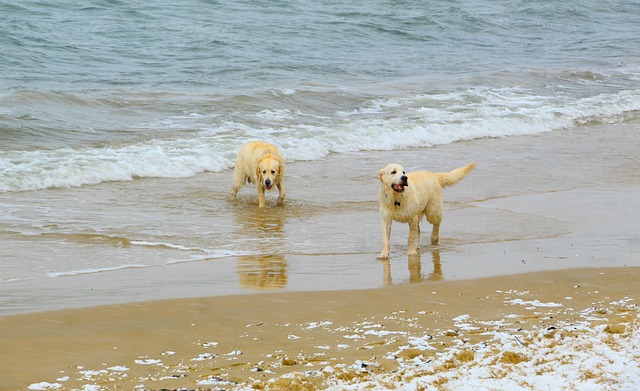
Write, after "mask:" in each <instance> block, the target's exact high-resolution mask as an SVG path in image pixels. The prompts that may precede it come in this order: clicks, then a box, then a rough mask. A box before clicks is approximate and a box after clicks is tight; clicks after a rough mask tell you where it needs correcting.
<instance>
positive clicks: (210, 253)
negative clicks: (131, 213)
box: [46, 241, 252, 278]
mask: <svg viewBox="0 0 640 391" xmlns="http://www.w3.org/2000/svg"><path fill="white" fill-rule="evenodd" d="M131 245H134V246H144V247H154V248H165V249H171V250H179V251H186V252H199V253H202V254H198V255H188V256H185V255H179V256H178V258H173V259H169V260H166V261H164V263H153V264H141V263H125V264H119V265H113V266H106V267H98V268H87V269H78V270H68V271H61V272H48V273H47V274H46V275H47V277H51V278H56V277H73V276H79V275H84V274H96V273H105V272H113V271H118V270H124V269H140V268H150V267H159V266H167V265H174V264H177V263H187V262H198V261H206V260H211V259H220V258H228V257H239V256H245V255H252V253H249V252H238V251H230V250H205V249H201V248H197V247H187V246H182V245H175V244H171V243H158V242H145V241H131Z"/></svg>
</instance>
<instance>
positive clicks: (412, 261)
mask: <svg viewBox="0 0 640 391" xmlns="http://www.w3.org/2000/svg"><path fill="white" fill-rule="evenodd" d="M407 258H408V260H407V266H408V269H409V282H410V283H414V282H420V281H423V280H428V281H440V280H442V265H441V263H440V251H439V250H433V251H431V259H432V261H433V272H431V273H429V274H428V275H427V276H426V277H425V276H423V275H422V261H421V259H420V254H414V255H409V256H408V257H407ZM381 262H382V266H383V273H384V274H383V279H384V284H385V285H391V284H392V283H393V278H392V277H391V261H389V258H386V259H382V260H381Z"/></svg>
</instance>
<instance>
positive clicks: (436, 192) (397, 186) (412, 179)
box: [378, 163, 476, 259]
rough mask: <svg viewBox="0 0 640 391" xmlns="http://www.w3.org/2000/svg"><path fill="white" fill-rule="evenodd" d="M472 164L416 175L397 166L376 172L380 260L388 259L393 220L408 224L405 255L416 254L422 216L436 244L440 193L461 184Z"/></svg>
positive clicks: (439, 215)
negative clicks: (379, 224) (380, 221)
mask: <svg viewBox="0 0 640 391" xmlns="http://www.w3.org/2000/svg"><path fill="white" fill-rule="evenodd" d="M475 166H476V164H475V163H471V164H467V165H466V166H464V167H460V168H457V169H455V170H453V171H450V172H430V171H416V172H410V173H406V172H405V170H404V168H402V166H401V165H399V164H389V165H387V166H386V167H385V168H383V169H382V170H380V171H379V172H378V178H379V179H380V191H379V192H378V198H379V200H380V215H381V216H382V251H381V252H380V255H378V258H379V259H386V258H389V241H390V237H391V223H392V221H393V220H395V221H399V222H401V223H409V240H408V249H407V253H408V254H409V255H414V254H417V253H418V247H419V244H420V220H422V216H423V215H424V216H426V217H427V221H428V222H429V223H431V224H432V225H433V231H432V232H431V244H438V241H439V240H440V238H439V232H440V222H441V221H442V207H443V198H442V189H444V188H445V187H448V186H453V185H455V184H456V183H458V182H460V181H461V180H462V179H463V178H464V177H465V176H466V175H467V174H468V173H469V172H470V171H471V170H473V168H474V167H475Z"/></svg>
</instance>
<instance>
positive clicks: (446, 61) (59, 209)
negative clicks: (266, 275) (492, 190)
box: [0, 0, 640, 282]
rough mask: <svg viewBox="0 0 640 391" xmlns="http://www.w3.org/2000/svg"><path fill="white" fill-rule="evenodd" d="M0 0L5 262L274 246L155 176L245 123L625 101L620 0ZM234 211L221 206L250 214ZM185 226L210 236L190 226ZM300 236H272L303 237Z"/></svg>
mask: <svg viewBox="0 0 640 391" xmlns="http://www.w3.org/2000/svg"><path fill="white" fill-rule="evenodd" d="M0 8H1V9H2V20H1V22H0V53H1V58H2V60H1V61H0V202H1V203H2V207H1V209H0V241H2V242H4V246H3V250H0V251H1V252H2V254H1V256H0V267H1V268H2V269H3V275H2V276H0V281H4V282H12V281H22V280H28V279H33V278H39V277H43V276H46V277H48V278H56V277H60V276H67V275H75V274H78V273H80V274H82V273H83V272H93V271H96V270H98V271H100V270H117V269H119V268H130V267H145V266H150V265H151V266H153V265H164V264H167V263H175V262H181V261H184V260H194V259H203V258H204V259H209V258H218V257H225V256H229V255H246V254H256V253H257V254H271V253H273V252H278V251H280V250H279V248H280V247H278V246H280V245H282V243H279V242H277V241H276V244H274V245H273V246H272V247H270V248H268V249H266V250H256V249H255V248H253V247H252V246H251V245H250V244H251V243H252V242H250V241H249V240H250V239H243V237H242V235H237V237H234V236H233V235H231V234H228V232H233V230H234V228H235V227H237V226H238V225H242V223H240V224H238V223H237V222H236V223H233V222H227V221H226V220H225V219H224V218H222V217H221V218H220V219H219V221H216V223H215V224H211V225H209V224H208V223H207V219H206V218H204V217H201V216H199V215H197V213H196V210H197V209H198V207H204V208H209V210H210V212H211V213H212V216H214V217H213V218H214V220H215V216H217V215H216V210H217V209H216V208H217V206H216V205H217V204H216V205H211V204H207V201H205V200H206V199H207V189H204V188H202V189H194V188H191V189H189V190H184V189H183V190H184V191H190V193H188V194H184V193H180V194H178V195H176V194H174V193H172V192H171V191H172V190H174V189H179V188H181V186H183V185H182V184H181V182H179V179H181V178H196V177H198V176H201V175H207V174H212V173H222V174H224V173H229V172H230V171H229V170H230V169H231V168H232V167H233V160H234V157H235V153H236V151H237V149H238V147H239V146H240V145H241V144H242V143H244V142H246V141H250V140H255V139H263V140H267V141H269V142H272V143H275V144H277V145H278V146H279V147H280V148H281V149H282V151H283V153H284V155H285V157H286V159H287V161H288V163H299V162H304V161H323V160H324V159H327V157H328V156H335V155H336V154H337V155H340V154H349V153H354V152H362V151H374V152H375V151H388V150H402V149H407V148H415V147H430V146H436V145H445V144H451V143H455V142H457V141H462V140H476V139H483V138H492V137H504V136H519V135H529V134H537V133H543V132H554V131H558V130H566V129H577V128H580V127H584V126H591V125H594V124H613V123H625V122H630V121H635V120H637V119H638V118H639V117H640V40H639V39H638V36H640V23H638V15H640V2H638V1H625V2H621V1H607V0H605V1H602V0H597V1H596V0H586V1H585V0H583V1H563V2H543V3H540V2H535V1H529V0H513V1H496V2H486V1H479V0H471V1H437V0H426V1H403V0H400V1H393V2H390V1H381V0H374V1H368V2H361V3H358V2H356V3H354V2H343V1H329V0H320V1H317V0H315V1H307V0H300V1H282V0H270V1H225V0H222V1H213V0H209V1H186V2H167V1H154V2H142V1H127V2H121V1H117V0H100V1H98V0H95V1H90V2H82V3H78V2H74V1H66V0H63V1H55V2H54V1H48V0H41V1H36V2H14V1H0ZM216 178H217V177H216ZM96 186H111V187H108V188H107V189H108V190H109V192H108V194H107V195H105V193H104V192H103V191H102V190H100V191H98V190H96ZM167 186H169V187H167ZM220 186H221V187H224V191H222V190H221V192H226V191H227V187H228V183H224V184H223V185H222V184H221V185H220ZM99 189H102V188H99ZM153 197H164V198H162V199H163V200H164V201H157V202H155V201H154V200H153ZM172 197H173V198H172ZM247 197H249V196H247ZM214 198H215V197H214ZM184 199H188V200H189V201H188V202H185V203H187V204H189V203H190V205H191V207H192V209H193V211H194V212H193V215H190V218H192V219H191V220H190V221H188V222H182V221H181V220H180V218H181V216H180V213H188V212H184V210H183V211H181V212H179V210H180V208H179V207H178V206H177V204H178V203H179V202H178V201H177V200H180V202H182V201H184ZM247 199H248V198H247ZM327 202H329V201H327ZM174 203H175V204H176V205H174ZM168 204H170V206H167V205H168ZM220 204H221V205H222V201H221V200H220ZM293 205H294V206H293V208H294V212H296V213H298V214H299V215H298V217H299V218H300V219H304V218H305V217H304V213H306V212H305V208H304V206H303V205H296V204H295V202H294V203H293ZM144 208H148V209H146V211H147V213H146V214H144V211H145V209H144ZM154 208H155V209H154ZM187 209H188V207H187ZM251 213H253V211H251V212H248V214H247V215H246V216H245V215H241V216H239V220H240V221H242V222H244V223H247V224H248V225H249V226H251V224H253V223H255V221H253V220H251V219H253V217H251V216H252V215H251ZM279 213H283V212H279ZM289 213H291V211H289ZM153 216H155V217H153ZM300 216H302V217H300ZM210 217H211V216H210ZM271 217H272V216H271ZM174 218H175V220H172V219H174ZM154 219H155V220H157V221H155V220H154ZM198 219H202V221H200V220H198ZM166 221H171V222H172V224H173V226H172V230H171V232H169V231H170V230H169V229H166V230H165V229H164V228H162V227H163V225H162V224H163V223H164V222H166ZM280 222H281V220H279V221H276V222H275V223H273V224H275V225H276V226H277V225H278V224H279V223H280ZM187 223H193V225H189V224H187ZM264 223H265V220H260V222H259V224H264ZM247 224H245V225H247ZM269 224H271V223H269V222H268V221H267V222H266V225H267V226H269ZM203 227H207V230H206V232H207V233H208V234H210V236H209V238H210V237H215V238H216V240H213V241H204V240H202V241H200V242H197V243H193V242H192V238H193V236H194V235H196V234H198V233H202V232H203V229H204V228H203ZM254 228H255V227H254ZM262 228H264V227H262ZM376 229H377V227H376ZM376 235H377V234H376ZM231 239H233V241H235V242H236V243H237V242H238V241H242V244H240V245H236V246H232V245H229V241H230V240H231ZM243 240H244V241H243ZM252 240H255V238H253V239H252ZM70 242H71V243H73V245H71V246H67V245H68V244H69V243H70ZM309 243H313V237H312V235H310V237H308V238H305V239H304V240H301V241H300V242H297V243H293V244H292V243H287V246H288V248H293V250H291V251H293V252H297V253H309V252H311V253H313V252H317V251H319V247H320V246H316V245H313V244H309ZM105 244H106V245H110V246H111V247H109V251H108V255H104V256H95V254H101V251H102V250H101V249H103V248H104V247H103V246H104V245H105ZM140 247H141V248H144V251H141V252H140V253H139V252H137V251H136V250H131V248H135V249H137V248H140ZM114 248H116V249H114ZM242 249H244V250H242ZM348 251H352V252H356V253H357V252H362V251H365V252H366V251H368V250H363V249H362V248H360V247H358V245H355V244H354V245H353V247H351V248H349V250H348ZM149 252H151V253H152V254H151V255H149ZM167 252H168V253H171V254H172V255H169V256H168V255H166V254H167ZM174 253H176V254H178V255H173V254H174ZM185 253H187V255H185ZM194 253H196V254H203V255H194ZM45 255H46V256H47V258H49V261H48V263H44V264H43V263H42V262H40V260H41V259H42V258H43V256H45ZM92 256H93V259H92ZM30 259H31V261H32V262H31V263H29V260H30ZM87 260H90V261H87Z"/></svg>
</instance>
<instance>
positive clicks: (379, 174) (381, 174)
mask: <svg viewBox="0 0 640 391" xmlns="http://www.w3.org/2000/svg"><path fill="white" fill-rule="evenodd" d="M383 176H384V169H382V168H381V169H380V171H378V179H380V180H382V177H383Z"/></svg>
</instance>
